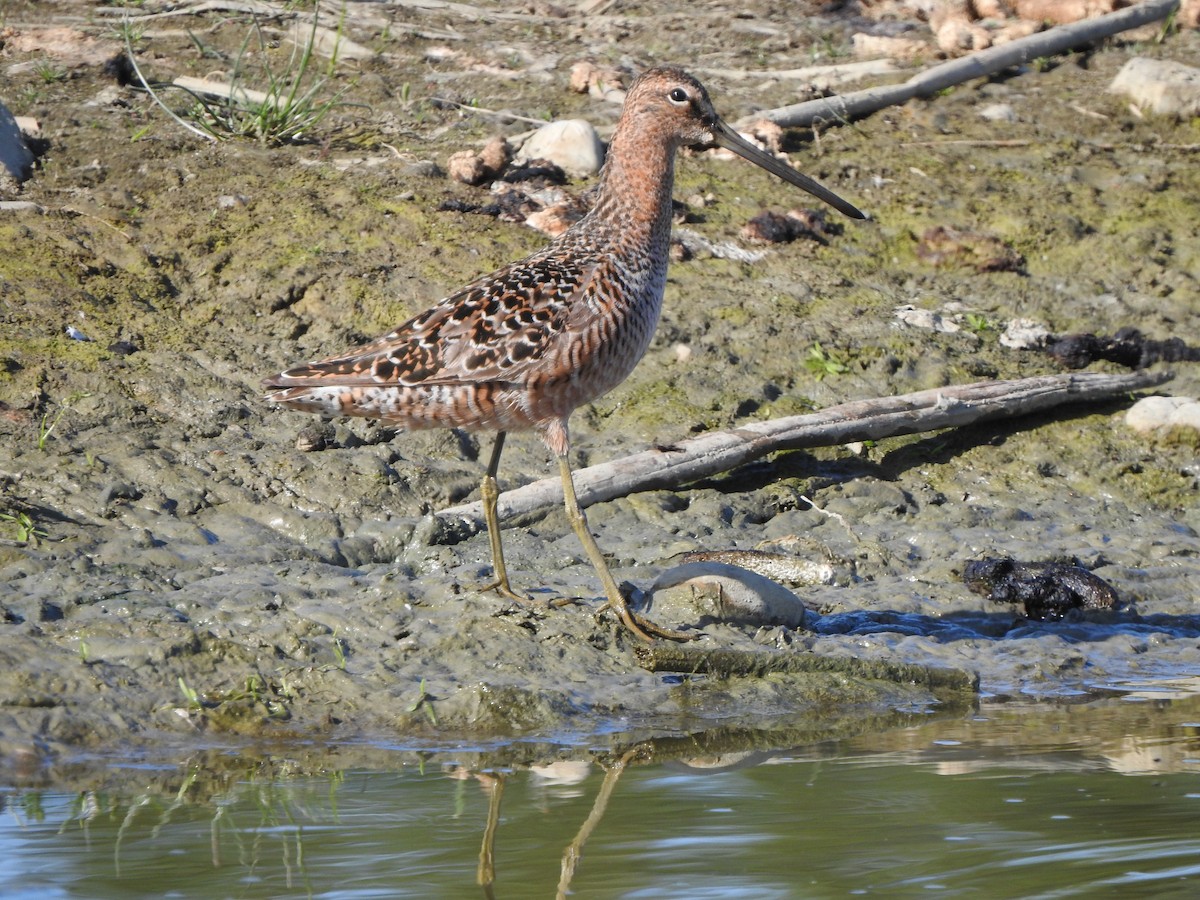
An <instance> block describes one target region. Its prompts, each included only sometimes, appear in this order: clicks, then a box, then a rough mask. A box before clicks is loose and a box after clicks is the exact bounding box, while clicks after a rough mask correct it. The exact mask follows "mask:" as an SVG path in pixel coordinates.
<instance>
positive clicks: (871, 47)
mask: <svg viewBox="0 0 1200 900" xmlns="http://www.w3.org/2000/svg"><path fill="white" fill-rule="evenodd" d="M850 43H851V45H852V46H853V48H854V55H855V57H857V58H858V59H877V58H879V57H881V56H883V57H887V58H888V59H900V60H905V61H911V60H918V59H932V58H933V57H934V56H936V55H937V51H936V50H935V49H934V48H933V47H932V46H930V45H929V44H928V43H926V42H925V41H921V40H916V39H914V38H907V37H891V36H888V35H881V34H865V33H863V32H861V31H860V32H858V33H857V34H855V35H853V36H852V37H851V38H850Z"/></svg>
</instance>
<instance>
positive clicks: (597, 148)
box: [516, 119, 604, 178]
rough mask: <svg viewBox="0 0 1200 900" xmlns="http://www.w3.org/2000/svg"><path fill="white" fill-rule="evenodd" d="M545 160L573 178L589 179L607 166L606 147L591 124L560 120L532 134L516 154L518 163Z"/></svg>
mask: <svg viewBox="0 0 1200 900" xmlns="http://www.w3.org/2000/svg"><path fill="white" fill-rule="evenodd" d="M533 159H545V160H549V161H550V162H552V163H554V164H555V165H556V166H558V167H559V168H560V169H562V170H563V171H564V172H566V173H567V174H568V175H570V176H571V177H572V178H589V177H591V176H592V175H595V174H596V173H597V172H599V171H600V166H601V165H603V163H604V144H603V142H601V140H600V135H598V134H596V129H595V128H593V127H592V124H591V123H590V122H587V121H585V120H583V119H560V120H558V121H555V122H550V123H548V124H546V125H543V126H542V127H541V128H539V129H538V130H537V131H535V132H534V133H533V136H532V137H530V138H529V140H527V141H526V142H525V145H524V146H523V147H522V148H521V151H520V152H519V153H518V154H517V157H516V161H517V162H519V163H520V162H529V161H530V160H533Z"/></svg>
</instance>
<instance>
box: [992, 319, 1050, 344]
mask: <svg viewBox="0 0 1200 900" xmlns="http://www.w3.org/2000/svg"><path fill="white" fill-rule="evenodd" d="M1050 337H1051V334H1050V329H1049V328H1047V327H1046V326H1045V325H1043V324H1042V323H1041V322H1035V321H1033V320H1032V319H1009V321H1008V324H1007V325H1006V326H1004V333H1003V334H1001V335H1000V343H1001V344H1002V345H1003V346H1005V347H1011V348H1012V349H1013V350H1040V349H1041V348H1042V347H1044V346H1045V344H1046V341H1047V340H1048V339H1049V338H1050Z"/></svg>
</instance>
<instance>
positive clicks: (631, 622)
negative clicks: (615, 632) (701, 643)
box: [600, 597, 700, 644]
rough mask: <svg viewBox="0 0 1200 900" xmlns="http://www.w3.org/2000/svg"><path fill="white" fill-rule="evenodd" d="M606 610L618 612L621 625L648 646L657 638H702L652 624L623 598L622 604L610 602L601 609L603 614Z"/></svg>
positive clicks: (697, 634)
mask: <svg viewBox="0 0 1200 900" xmlns="http://www.w3.org/2000/svg"><path fill="white" fill-rule="evenodd" d="M606 609H613V610H616V613H617V616H618V617H619V618H620V619H621V624H623V625H624V626H625V627H626V628H628V629H629V630H630V631H632V632H633V634H634V636H635V637H638V638H640V639H641V640H643V641H645V642H646V643H647V644H649V643H650V642H652V641H653V640H654V638H655V637H660V638H665V639H667V640H668V641H681V642H684V641H694V640H696V639H697V638H698V637H700V634H699V632H689V631H676V630H675V629H674V628H667V627H665V626H663V625H659V624H658V623H656V622H651V621H650V620H649V619H647V618H646V617H645V616H642V615H639V614H638V613H635V612H634V611H633V610H632V609H630V608H629V603H628V601H626V600H625V598H624V597H622V598H621V602H620V603H616V602H614V601H612V600H609V602H608V603H606V604H604V606H602V607H600V610H601V612H603V611H604V610H606ZM652 635H653V637H652Z"/></svg>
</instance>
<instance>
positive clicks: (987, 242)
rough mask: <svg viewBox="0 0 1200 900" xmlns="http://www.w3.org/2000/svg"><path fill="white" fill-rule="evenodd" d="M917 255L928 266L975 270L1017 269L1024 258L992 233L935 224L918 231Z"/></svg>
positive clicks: (1023, 262)
mask: <svg viewBox="0 0 1200 900" xmlns="http://www.w3.org/2000/svg"><path fill="white" fill-rule="evenodd" d="M917 256H918V258H920V259H922V260H924V261H925V262H927V263H929V264H930V265H931V266H963V267H966V268H971V269H974V270H975V271H976V272H1020V271H1021V270H1022V269H1023V268H1024V266H1025V258H1024V257H1023V256H1021V254H1020V253H1018V252H1017V251H1016V250H1014V249H1013V248H1012V247H1010V246H1008V245H1007V244H1006V243H1004V241H1002V240H1000V238H998V237H996V236H995V235H991V234H985V233H984V232H982V231H972V230H971V229H969V228H955V227H954V226H953V225H935V226H934V227H933V228H929V229H927V230H926V231H925V233H924V234H922V235H921V239H920V241H919V242H918V243H917Z"/></svg>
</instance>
